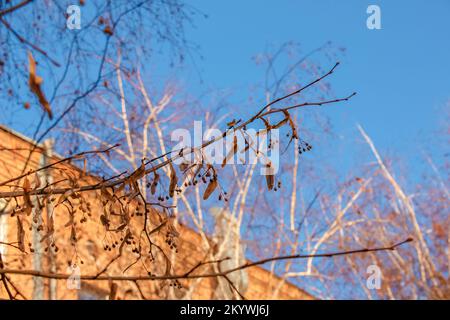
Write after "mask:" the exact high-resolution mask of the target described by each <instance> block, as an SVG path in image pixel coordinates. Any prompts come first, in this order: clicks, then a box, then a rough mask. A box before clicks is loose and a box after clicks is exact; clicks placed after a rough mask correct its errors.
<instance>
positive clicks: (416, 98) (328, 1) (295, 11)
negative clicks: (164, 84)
mask: <svg viewBox="0 0 450 320" xmlns="http://www.w3.org/2000/svg"><path fill="white" fill-rule="evenodd" d="M189 3H192V4H193V5H194V6H195V7H197V8H199V9H200V10H202V11H203V12H204V13H206V14H208V15H209V17H208V18H207V19H198V20H196V22H195V25H196V28H195V29H193V30H190V31H189V32H188V38H189V39H190V40H191V41H194V42H196V43H197V44H199V45H200V52H201V54H202V55H203V56H204V60H202V61H200V62H198V68H199V70H200V73H201V76H202V80H203V81H204V83H208V84H209V85H210V86H213V87H218V88H239V89H240V88H245V87H246V86H248V85H251V84H252V83H255V82H257V81H260V80H261V78H262V77H263V76H264V74H263V70H262V69H261V68H258V67H257V66H255V64H254V63H253V62H252V60H251V57H252V56H254V55H255V54H257V53H259V52H261V51H263V50H264V49H265V47H266V46H267V45H268V44H273V45H277V44H278V45H281V44H282V43H283V42H286V41H295V42H299V43H301V45H302V47H303V48H304V49H305V51H308V50H312V49H314V48H317V47H319V46H321V45H322V44H324V43H325V42H326V41H329V40H331V41H332V42H333V43H334V44H335V45H337V46H340V47H345V48H346V54H345V56H344V57H343V58H342V60H341V62H342V65H341V66H340V68H339V70H338V71H337V72H336V74H335V75H333V78H332V79H330V81H331V84H332V86H333V91H334V93H335V94H336V95H341V96H342V95H345V94H347V93H351V92H353V91H357V92H358V95H357V96H356V97H355V98H354V99H352V101H350V102H349V103H348V104H347V105H345V108H334V109H333V108H330V109H327V111H324V112H327V114H328V115H329V116H330V117H331V120H332V121H333V125H334V127H335V128H336V130H337V131H338V133H339V134H342V135H344V136H345V135H347V134H354V133H355V125H356V123H360V124H361V125H362V126H363V127H364V128H365V129H366V131H367V132H368V134H369V135H370V136H371V137H372V138H373V140H374V142H375V143H376V144H377V145H378V146H379V147H380V148H384V149H392V150H395V151H396V152H398V153H399V154H400V155H402V156H407V155H409V154H411V153H412V152H415V149H416V147H417V144H416V142H417V141H418V139H419V140H420V139H421V137H425V136H430V135H431V136H432V135H433V134H435V132H436V131H437V130H438V128H437V127H438V126H442V125H443V123H442V121H441V120H442V117H441V115H442V113H443V111H444V110H445V106H446V103H447V101H449V99H450V61H449V58H450V41H449V40H450V32H449V31H450V25H449V20H450V1H447V0H433V1H421V0H415V1H400V0H398V1H364V0H347V1H333V0H320V1H312V0H308V1H292V0H291V1H289V0H281V1H256V0H247V1H189ZM370 4H376V5H379V6H380V8H381V24H382V29H381V30H369V29H367V27H366V19H367V17H368V14H367V13H366V9H367V7H368V5H370ZM323 67H324V68H327V66H323ZM192 78H193V79H194V80H195V76H192ZM197 81H198V79H197ZM198 83H199V81H198V82H196V81H193V82H191V86H192V87H193V89H194V90H195V88H194V87H195V86H197V84H198ZM244 94H245V93H244ZM235 95H236V96H237V97H236V98H237V99H238V97H239V93H238V94H235ZM425 140H426V139H425Z"/></svg>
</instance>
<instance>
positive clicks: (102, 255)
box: [0, 126, 313, 299]
mask: <svg viewBox="0 0 450 320" xmlns="http://www.w3.org/2000/svg"><path fill="white" fill-rule="evenodd" d="M30 146H31V144H30V142H29V141H27V139H26V138H24V137H21V136H19V135H17V134H15V133H12V132H10V131H9V130H7V129H5V128H2V127H1V126H0V182H2V181H5V180H7V179H9V178H12V177H15V176H17V175H19V174H20V173H21V170H22V169H23V165H24V163H25V160H26V158H27V156H28V154H29V150H30ZM41 153H42V149H40V148H37V149H36V150H35V152H34V153H33V154H32V157H31V161H30V163H29V166H28V168H27V170H29V169H32V168H37V167H38V166H39V159H40V157H41ZM57 160H58V159H57V158H56V157H55V158H54V160H53V161H57ZM59 167H60V168H63V169H64V172H66V173H67V172H70V174H71V175H74V176H77V177H79V183H80V185H82V184H85V183H91V184H92V183H96V182H97V181H98V179H96V178H95V177H93V176H88V177H81V174H82V170H80V169H78V168H76V167H74V166H71V165H64V166H59ZM58 172H59V171H57V170H52V173H51V174H52V176H53V179H54V180H58V179H61V177H60V176H59V173H58ZM32 179H33V178H30V180H32ZM20 183H23V182H22V181H21V182H20ZM20 183H19V184H20ZM11 188H12V186H0V191H10V190H11ZM83 195H84V196H85V197H88V198H89V202H90V203H91V216H90V217H88V216H87V215H86V218H87V220H86V222H85V223H83V224H82V225H80V223H79V222H77V227H76V229H77V237H78V240H77V243H76V246H72V245H71V243H70V239H69V237H70V227H67V226H66V223H67V222H68V219H69V217H70V216H69V215H68V211H67V209H66V208H65V207H64V206H63V205H61V206H58V207H57V208H56V209H55V211H54V224H55V230H56V232H55V234H54V239H55V244H56V246H57V247H58V252H57V253H56V254H55V257H54V261H55V262H54V263H55V265H56V272H57V273H64V274H67V273H68V269H67V267H68V261H67V260H68V259H70V258H71V257H73V256H74V255H75V254H77V255H78V256H79V259H81V260H83V264H82V265H80V264H79V265H80V269H81V274H82V275H87V274H89V275H91V274H96V273H98V272H99V271H100V270H102V269H103V268H104V267H105V266H106V265H107V263H108V262H109V261H110V260H111V259H112V258H113V257H114V256H115V255H116V254H117V252H118V250H117V248H116V249H115V250H112V251H105V250H104V249H103V245H104V243H109V244H111V243H112V242H113V241H114V240H118V239H116V238H119V237H120V234H115V233H106V232H105V228H104V226H103V225H102V224H101V223H100V222H99V220H100V218H99V217H100V215H101V213H102V211H103V209H102V206H101V204H100V202H99V201H100V200H99V198H98V192H89V193H84V194H83ZM58 197H59V196H55V197H54V198H56V199H54V202H53V203H55V202H56V200H57V198H58ZM11 205H12V204H10V205H9V207H8V208H10V207H11ZM42 216H43V220H44V225H46V212H45V209H44V210H43V212H42ZM82 217H83V213H82V212H77V214H76V220H79V219H81V218H82ZM21 218H22V220H23V221H24V228H25V229H26V234H27V238H26V239H25V243H26V246H25V248H26V251H27V252H28V253H27V254H23V253H21V252H20V251H18V250H17V249H15V248H12V247H7V246H4V245H3V246H2V245H0V246H1V247H2V250H3V255H2V256H3V260H4V264H5V268H8V269H33V263H32V261H33V257H34V256H35V255H36V254H37V253H36V252H35V253H32V252H29V250H28V245H27V244H28V242H32V240H31V239H30V235H31V232H30V231H29V230H28V228H29V223H28V222H27V221H29V220H30V217H21ZM2 219H3V220H0V221H2V223H3V224H5V223H6V227H7V231H6V233H7V240H8V241H16V239H17V222H16V220H17V218H16V217H11V216H9V215H8V216H6V217H3V218H2ZM133 219H134V220H133V223H135V224H136V225H139V224H142V223H143V222H142V219H143V218H142V217H140V218H138V217H134V218H133ZM139 219H140V220H139ZM177 230H178V231H179V232H180V237H179V241H178V253H176V254H175V253H172V254H170V256H171V257H172V258H174V260H173V261H172V262H173V268H172V272H173V273H176V274H181V273H183V272H187V271H188V270H190V268H192V267H193V266H194V265H196V264H197V263H198V262H201V261H203V259H204V257H205V256H206V253H207V252H206V251H205V250H204V249H202V248H203V247H202V246H201V245H200V243H202V238H201V236H200V235H199V234H198V233H196V232H195V231H193V230H192V229H190V228H188V227H186V226H178V227H177ZM45 233H46V232H45V230H44V231H42V232H41V237H42V236H43V235H44V234H45ZM113 238H114V239H113ZM135 240H136V239H135ZM155 241H156V243H157V244H158V245H160V246H161V247H162V248H163V249H164V250H165V251H167V252H171V250H170V249H169V248H168V246H167V244H165V243H164V235H163V234H161V235H157V236H156V240H155ZM46 243H47V241H43V242H42V245H43V247H46ZM131 247H132V246H125V247H124V250H123V254H122V255H121V257H120V258H118V259H117V260H116V261H115V262H114V263H113V264H111V266H110V268H108V271H107V272H106V273H105V274H109V275H122V274H123V270H124V269H125V268H126V267H127V266H129V265H130V261H131V262H133V261H135V259H136V254H135V253H133V252H132V251H131ZM50 250H52V249H50ZM41 257H42V261H43V263H42V269H43V270H42V271H47V272H48V271H49V268H50V266H49V262H50V261H51V255H50V254H49V251H44V248H42V251H41ZM158 263H162V261H161V260H158V259H157V260H156V262H154V264H158ZM156 269H157V270H158V266H157V268H156ZM159 269H160V270H163V269H164V268H163V267H161V268H159ZM202 271H208V269H206V268H204V269H202ZM247 272H248V276H249V285H248V289H247V291H246V293H245V297H246V298H247V299H312V298H313V297H312V296H310V295H309V294H307V293H305V292H304V291H302V290H301V289H299V288H298V287H296V286H294V285H292V284H290V283H288V282H284V281H282V280H281V279H280V278H278V277H276V276H274V275H273V274H271V273H270V272H268V271H266V270H265V269H263V268H261V267H252V268H249V269H247ZM125 275H128V276H146V275H147V272H146V270H145V269H144V268H142V266H140V265H139V263H137V264H136V265H135V266H134V267H132V268H130V269H129V270H128V271H127V272H126V273H125ZM8 277H9V278H10V279H11V281H12V282H13V283H14V285H16V286H17V288H18V289H19V290H20V291H21V293H23V294H24V295H25V296H26V297H27V298H28V299H30V298H31V297H32V292H33V279H32V277H31V276H27V275H8ZM43 282H44V298H48V297H49V295H48V293H49V283H50V282H49V280H48V279H44V280H43ZM181 283H182V285H183V288H182V289H180V290H179V289H172V288H171V287H169V286H168V283H167V282H161V281H148V280H146V281H139V282H138V284H139V287H140V289H141V291H142V294H144V296H145V297H146V298H151V299H167V298H183V297H186V296H185V294H186V292H188V291H189V290H191V291H192V295H191V296H190V297H191V298H193V299H212V298H214V291H215V288H216V285H217V280H216V279H214V278H204V279H200V280H182V281H181ZM117 284H118V285H119V291H118V295H117V297H118V298H120V299H139V298H140V297H141V294H140V293H139V290H138V288H137V286H136V284H135V283H133V282H130V281H122V282H120V283H119V282H117ZM82 288H83V289H84V290H88V291H89V292H92V293H96V294H97V296H98V297H100V296H102V297H106V296H107V294H108V293H109V283H108V281H83V284H82ZM277 288H278V291H277V292H278V294H277V295H276V296H273V292H275V291H276V290H277ZM79 293H80V292H79V291H78V290H70V289H67V284H66V280H58V281H57V299H77V298H78V294H79ZM0 298H7V295H6V292H5V290H4V288H3V287H2V286H0Z"/></svg>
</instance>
